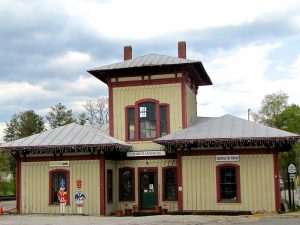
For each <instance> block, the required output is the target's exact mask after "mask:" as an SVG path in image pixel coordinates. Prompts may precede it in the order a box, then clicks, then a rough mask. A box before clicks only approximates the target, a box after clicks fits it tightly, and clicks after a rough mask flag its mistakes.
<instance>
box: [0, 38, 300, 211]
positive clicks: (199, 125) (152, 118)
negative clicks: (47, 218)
mask: <svg viewBox="0 0 300 225" xmlns="http://www.w3.org/2000/svg"><path fill="white" fill-rule="evenodd" d="M88 72H89V73H90V74H92V75H93V76H95V77H96V78H97V79H98V80H99V82H101V81H102V82H104V83H105V84H107V87H108V93H109V123H108V124H99V125H94V126H92V125H83V126H82V125H78V124H68V125H65V126H62V127H59V128H56V129H53V130H48V131H45V132H42V133H40V134H35V135H32V136H29V137H26V138H23V139H19V140H15V141H12V142H8V143H4V144H2V145H1V146H0V147H1V149H2V150H6V151H9V152H11V154H12V155H13V156H14V157H15V158H16V159H17V211H18V213H51V214H59V213H60V212H59V210H60V209H59V204H60V202H59V199H58V197H57V193H58V191H59V189H60V188H61V187H62V186H63V187H64V191H65V192H66V204H65V213H66V214H76V213H77V208H76V207H77V205H76V202H75V198H74V196H75V195H76V194H78V193H77V192H78V188H80V189H81V193H82V194H84V196H85V199H84V201H83V202H84V203H83V213H84V214H87V215H111V214H112V213H114V212H115V211H117V210H119V209H121V210H124V208H133V206H135V208H139V209H140V210H154V208H155V207H156V206H162V207H164V208H167V209H168V211H169V212H177V211H182V212H184V211H187V212H188V211H189V212H191V211H192V212H196V211H245V212H246V211H257V210H266V211H269V212H279V211H280V190H279V189H280V188H279V165H278V154H279V152H280V151H288V150H289V149H291V146H292V145H293V144H294V143H295V142H296V141H297V140H298V139H299V138H300V137H299V136H298V135H295V134H292V133H289V132H285V131H282V130H278V129H274V128H271V127H267V126H264V125H260V124H257V123H254V122H251V121H247V120H244V119H241V118H238V117H235V116H233V115H223V116H220V117H199V116H197V100H196V95H197V93H198V91H199V92H200V94H201V86H203V85H212V82H211V80H210V78H209V76H208V74H207V73H206V71H205V69H204V67H203V65H202V63H201V62H200V61H194V60H189V59H186V43H185V42H179V43H178V57H171V56H165V55H157V54H149V55H145V56H140V57H136V58H132V49H131V47H130V46H126V47H124V61H121V62H119V63H115V64H111V65H107V66H103V67H99V68H96V69H92V70H89V71H88ZM220 97H222V96H220ZM198 114H200V115H201V112H199V113H198ZM79 184H80V185H79ZM78 185H79V186H80V187H79V186H78Z"/></svg>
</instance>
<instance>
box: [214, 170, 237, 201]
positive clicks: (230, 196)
mask: <svg viewBox="0 0 300 225" xmlns="http://www.w3.org/2000/svg"><path fill="white" fill-rule="evenodd" d="M216 177H217V202H228V203H239V202H241V197H240V166H239V165H236V164H221V165H218V166H217V171H216Z"/></svg>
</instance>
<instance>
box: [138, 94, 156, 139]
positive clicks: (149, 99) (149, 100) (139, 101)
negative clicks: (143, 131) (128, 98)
mask: <svg viewBox="0 0 300 225" xmlns="http://www.w3.org/2000/svg"><path fill="white" fill-rule="evenodd" d="M146 102H152V103H154V104H155V114H156V115H155V124H156V137H155V138H157V137H159V132H160V128H159V127H160V124H159V101H157V100H156V99H152V98H145V99H141V100H138V101H136V102H135V138H136V139H135V140H136V141H149V140H154V139H155V138H148V139H140V121H139V118H140V116H139V105H140V104H142V103H146Z"/></svg>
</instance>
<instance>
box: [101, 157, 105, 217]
mask: <svg viewBox="0 0 300 225" xmlns="http://www.w3.org/2000/svg"><path fill="white" fill-rule="evenodd" d="M100 216H105V156H104V154H101V155H100Z"/></svg>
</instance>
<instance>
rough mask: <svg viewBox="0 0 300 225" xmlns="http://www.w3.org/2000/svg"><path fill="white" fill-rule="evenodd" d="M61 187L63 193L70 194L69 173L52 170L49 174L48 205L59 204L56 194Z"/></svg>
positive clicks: (68, 202) (68, 200)
mask: <svg viewBox="0 0 300 225" xmlns="http://www.w3.org/2000/svg"><path fill="white" fill-rule="evenodd" d="M61 185H63V186H64V187H65V191H66V192H67V193H68V195H69V192H70V172H69V171H68V170H62V169H58V170H52V171H50V172H49V204H50V205H51V204H59V200H58V197H57V193H58V191H59V188H60V187H61ZM67 204H70V199H69V198H67Z"/></svg>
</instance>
